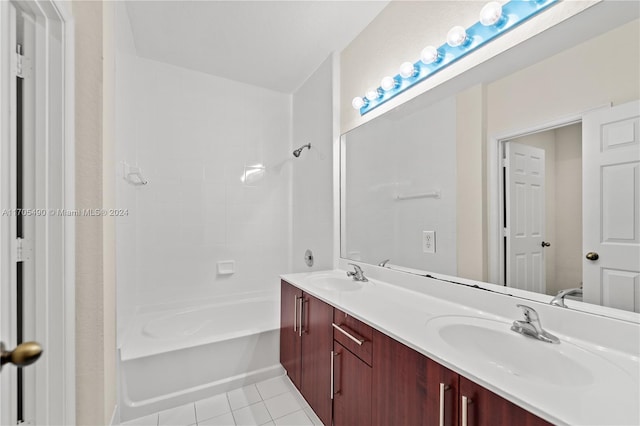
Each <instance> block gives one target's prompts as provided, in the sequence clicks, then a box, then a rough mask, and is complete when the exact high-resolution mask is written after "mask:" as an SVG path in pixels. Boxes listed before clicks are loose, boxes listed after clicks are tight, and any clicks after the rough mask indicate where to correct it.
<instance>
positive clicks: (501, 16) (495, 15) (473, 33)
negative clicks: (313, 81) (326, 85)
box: [351, 0, 561, 115]
mask: <svg viewBox="0 0 640 426" xmlns="http://www.w3.org/2000/svg"><path fill="white" fill-rule="evenodd" d="M560 1H561V0H484V2H483V7H482V9H481V10H480V14H479V15H480V16H479V19H478V21H477V22H475V23H474V24H473V25H471V26H469V27H462V26H459V25H458V26H455V27H453V28H451V29H450V30H449V32H448V33H447V35H446V36H447V37H446V42H444V43H442V45H440V46H438V45H435V46H433V45H429V46H426V47H424V49H422V51H421V52H419V53H420V57H419V60H418V62H415V61H414V62H404V63H402V64H401V65H400V69H399V70H398V74H396V75H390V76H385V77H384V78H383V79H382V80H380V86H379V87H376V88H373V89H369V90H368V91H366V92H365V93H364V94H363V95H362V96H359V97H355V98H353V100H352V102H351V105H352V106H353V107H354V108H355V109H356V110H357V111H358V112H359V113H360V115H364V114H367V113H368V112H370V111H372V110H373V109H374V108H377V107H378V106H379V105H382V104H384V103H385V102H387V101H389V100H390V99H392V98H393V97H395V96H396V95H397V94H399V93H402V92H404V91H405V90H409V89H410V88H412V87H413V86H414V85H416V84H419V83H420V82H422V81H424V80H425V79H427V78H429V77H431V76H432V75H434V74H435V73H437V72H438V71H439V70H442V69H443V68H446V67H448V66H450V65H451V64H453V63H454V62H456V61H458V60H459V59H461V58H462V57H464V56H466V55H468V54H470V53H471V52H473V51H475V50H477V49H479V48H481V47H483V46H484V45H486V44H487V43H489V42H491V41H492V40H494V39H495V38H496V37H499V36H501V35H502V34H504V33H505V32H507V31H509V30H511V29H513V28H514V27H517V26H518V25H520V24H522V23H523V22H525V21H526V20H528V19H529V18H531V17H532V16H535V15H537V14H538V13H540V12H542V11H544V10H546V9H547V8H548V7H549V6H552V5H554V4H558V3H560Z"/></svg>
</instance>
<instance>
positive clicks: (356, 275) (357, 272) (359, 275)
mask: <svg viewBox="0 0 640 426" xmlns="http://www.w3.org/2000/svg"><path fill="white" fill-rule="evenodd" d="M349 265H351V266H353V269H354V271H347V276H348V277H353V280H354V281H362V282H367V281H369V280H368V279H367V277H365V276H364V272H363V271H362V268H361V267H359V266H358V265H356V264H355V263H349Z"/></svg>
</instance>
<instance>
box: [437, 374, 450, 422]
mask: <svg viewBox="0 0 640 426" xmlns="http://www.w3.org/2000/svg"><path fill="white" fill-rule="evenodd" d="M449 389H451V387H450V386H449V385H445V384H444V383H440V422H439V423H438V424H439V425H440V426H444V399H445V392H446V391H448V390H449Z"/></svg>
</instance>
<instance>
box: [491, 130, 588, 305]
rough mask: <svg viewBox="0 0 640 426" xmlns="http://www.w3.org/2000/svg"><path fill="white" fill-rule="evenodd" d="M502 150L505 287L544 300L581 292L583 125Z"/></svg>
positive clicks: (505, 144) (533, 137)
mask: <svg viewBox="0 0 640 426" xmlns="http://www.w3.org/2000/svg"><path fill="white" fill-rule="evenodd" d="M502 148H503V149H502V152H503V158H504V162H503V165H504V167H503V168H502V172H503V173H502V180H503V182H502V183H503V197H501V199H502V203H503V205H502V211H503V221H504V222H503V226H504V229H505V232H504V235H503V241H502V244H503V245H504V258H503V267H504V277H505V282H504V284H505V285H506V286H508V287H514V288H519V289H523V290H529V291H535V292H538V293H545V294H548V295H555V294H557V293H558V292H559V291H561V290H565V289H569V288H579V287H581V286H582V256H581V253H582V125H581V123H580V122H577V123H573V124H569V125H564V126H561V127H557V128H553V129H549V130H544V131H540V132H536V133H532V134H528V135H525V136H520V137H517V138H513V139H509V140H505V141H503V142H502Z"/></svg>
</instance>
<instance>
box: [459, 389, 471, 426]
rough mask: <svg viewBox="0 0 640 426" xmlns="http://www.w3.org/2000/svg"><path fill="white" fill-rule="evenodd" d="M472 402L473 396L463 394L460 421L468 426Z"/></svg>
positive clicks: (464, 425) (463, 425)
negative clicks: (468, 396)
mask: <svg viewBox="0 0 640 426" xmlns="http://www.w3.org/2000/svg"><path fill="white" fill-rule="evenodd" d="M472 402H473V401H472V400H471V398H467V397H466V396H464V395H462V421H461V422H460V423H461V424H462V426H468V424H469V422H468V420H469V404H471V403H472Z"/></svg>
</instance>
